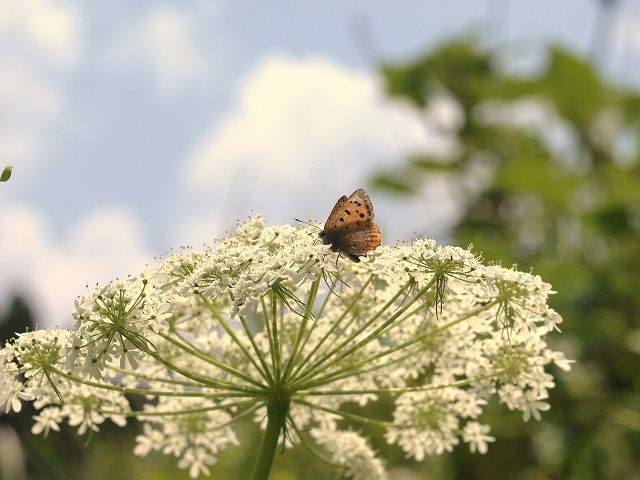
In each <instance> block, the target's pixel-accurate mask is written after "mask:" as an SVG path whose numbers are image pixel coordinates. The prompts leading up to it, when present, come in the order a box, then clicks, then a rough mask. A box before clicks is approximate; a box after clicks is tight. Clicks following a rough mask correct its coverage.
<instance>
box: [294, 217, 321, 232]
mask: <svg viewBox="0 0 640 480" xmlns="http://www.w3.org/2000/svg"><path fill="white" fill-rule="evenodd" d="M294 220H295V221H296V222H300V223H304V224H305V225H309V226H310V227H313V228H317V229H318V230H320V231H322V229H321V228H320V227H318V226H317V225H314V224H312V223H309V222H305V221H304V220H300V219H299V218H294Z"/></svg>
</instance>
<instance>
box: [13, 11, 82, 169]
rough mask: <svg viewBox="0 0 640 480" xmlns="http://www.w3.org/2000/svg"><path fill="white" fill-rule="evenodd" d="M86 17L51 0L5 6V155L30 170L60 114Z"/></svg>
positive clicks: (78, 52)
mask: <svg viewBox="0 0 640 480" xmlns="http://www.w3.org/2000/svg"><path fill="white" fill-rule="evenodd" d="M81 45H82V32H81V19H80V15H79V13H78V11H77V9H75V8H74V7H72V6H70V5H68V4H66V3H60V2H54V1H50V0H9V1H7V2H4V3H3V4H2V7H1V8H0V79H2V80H1V81H0V112H1V113H0V158H1V159H2V161H3V162H6V163H15V164H16V170H20V172H21V174H22V175H24V174H25V173H28V172H29V171H30V170H31V169H32V168H33V165H34V163H36V161H37V160H38V157H39V156H40V155H41V153H42V150H43V148H45V146H46V143H47V134H48V131H49V128H50V127H51V125H52V124H53V122H54V120H55V119H56V118H57V117H58V116H59V115H60V112H61V110H62V105H63V92H62V90H61V88H60V85H59V79H60V76H61V74H63V73H64V72H66V71H68V70H69V69H70V68H72V67H73V65H74V64H75V63H76V62H77V60H78V57H79V55H80V49H81Z"/></svg>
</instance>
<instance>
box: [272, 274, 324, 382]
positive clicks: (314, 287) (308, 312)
mask: <svg viewBox="0 0 640 480" xmlns="http://www.w3.org/2000/svg"><path fill="white" fill-rule="evenodd" d="M321 279H322V275H321V274H318V275H317V277H316V279H315V280H314V281H313V283H312V284H311V290H310V291H309V299H308V300H307V305H306V307H305V311H304V316H303V317H302V322H301V324H300V329H299V330H298V334H297V335H296V341H295V343H294V345H293V350H292V351H291V355H290V356H289V360H288V361H287V366H286V368H285V369H284V374H283V376H282V382H283V383H286V381H287V377H288V376H289V373H290V372H291V368H292V367H293V366H294V364H295V363H296V362H297V360H298V353H299V350H298V349H299V348H300V343H301V342H302V338H303V336H304V334H305V330H306V328H307V323H308V322H309V318H311V316H312V311H313V305H314V304H315V302H316V296H317V295H318V288H319V286H320V280H321Z"/></svg>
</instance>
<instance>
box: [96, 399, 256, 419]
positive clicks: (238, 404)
mask: <svg viewBox="0 0 640 480" xmlns="http://www.w3.org/2000/svg"><path fill="white" fill-rule="evenodd" d="M255 403H256V400H244V401H242V402H231V403H223V404H219V405H214V406H211V407H202V408H192V409H186V410H172V411H168V410H164V411H152V412H147V411H144V410H140V411H134V412H116V411H111V410H100V413H104V414H106V415H121V416H123V417H165V416H169V417H175V416H177V415H190V414H192V413H205V412H211V411H213V410H224V409H226V408H232V407H246V406H251V405H253V404H255ZM256 409H257V407H255V408H254V409H253V410H254V411H255V410H256ZM243 413H244V412H243Z"/></svg>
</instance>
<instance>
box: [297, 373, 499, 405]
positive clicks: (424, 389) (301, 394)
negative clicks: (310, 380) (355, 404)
mask: <svg viewBox="0 0 640 480" xmlns="http://www.w3.org/2000/svg"><path fill="white" fill-rule="evenodd" d="M502 373H504V369H500V370H496V371H495V372H493V373H491V374H487V375H480V376H478V377H473V378H466V379H464V380H459V381H457V382H451V383H443V384H440V385H429V386H426V387H401V388H371V389H363V390H309V391H299V392H296V397H316V396H323V395H331V396H334V395H364V394H377V395H381V394H390V395H399V394H402V393H408V392H428V391H430V390H442V389H444V388H454V387H464V386H466V385H471V384H472V383H475V382H479V381H481V380H490V379H493V378H497V377H498V376H499V375H501V374H502ZM296 401H298V400H296Z"/></svg>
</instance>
